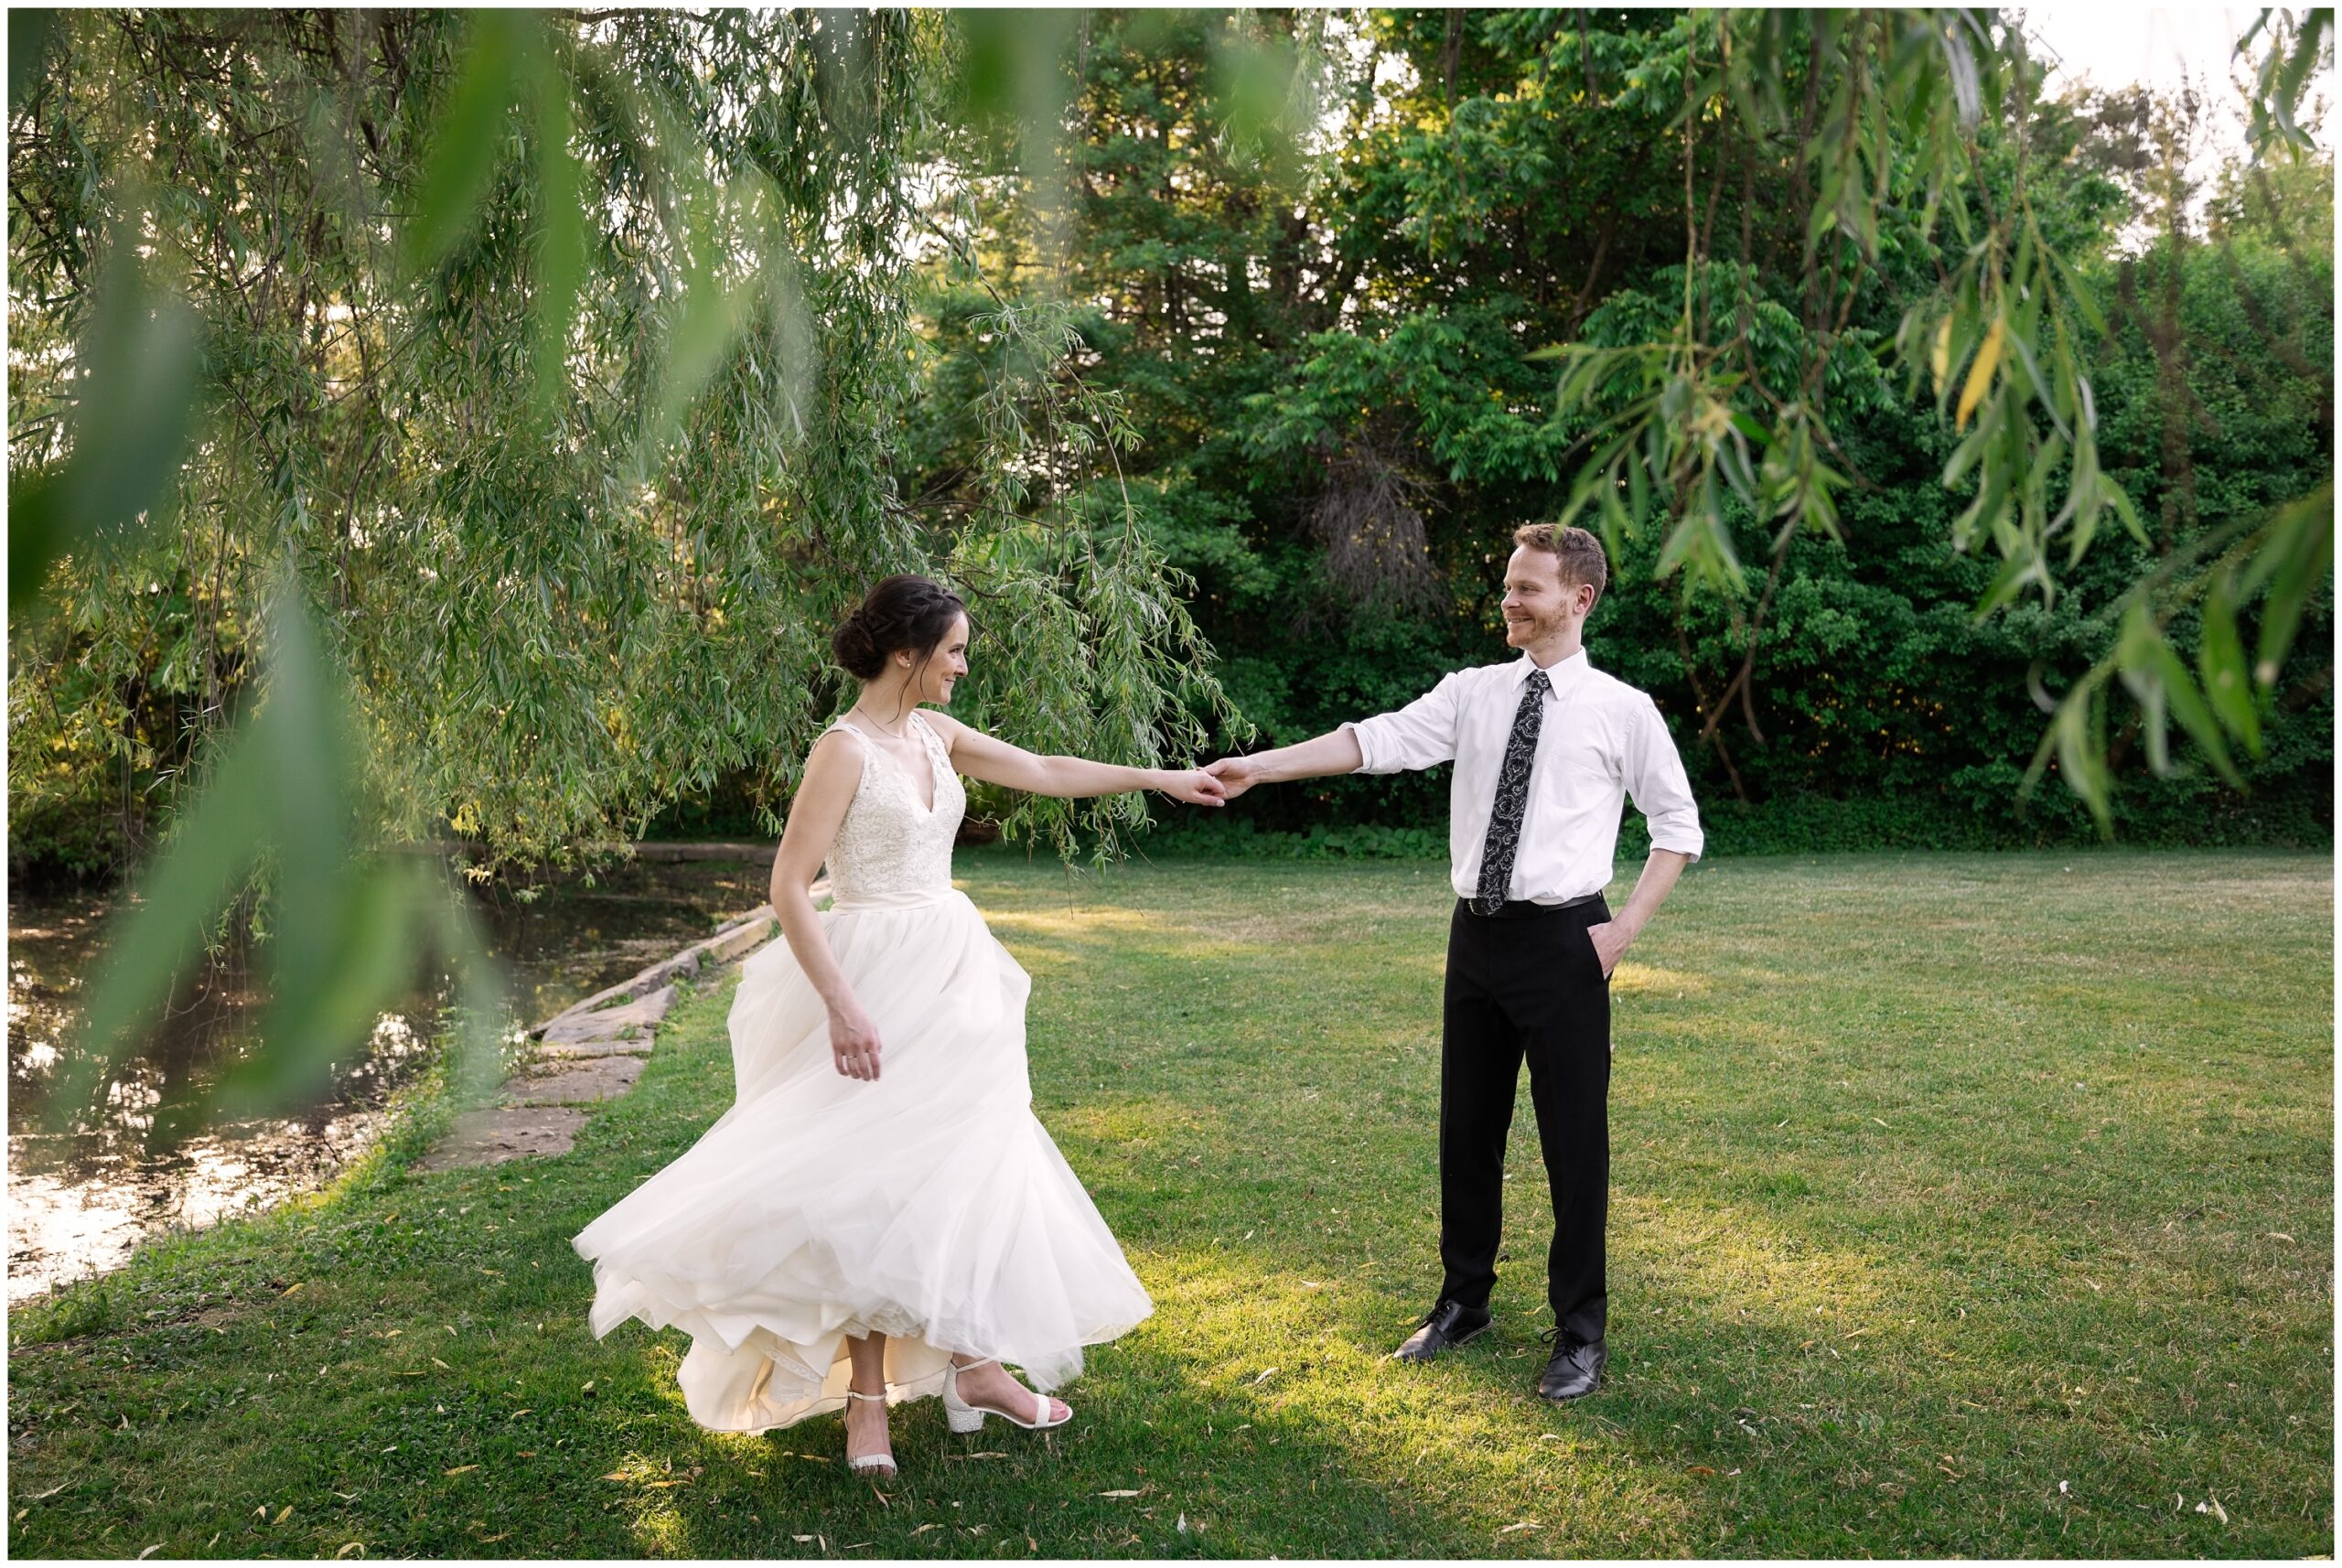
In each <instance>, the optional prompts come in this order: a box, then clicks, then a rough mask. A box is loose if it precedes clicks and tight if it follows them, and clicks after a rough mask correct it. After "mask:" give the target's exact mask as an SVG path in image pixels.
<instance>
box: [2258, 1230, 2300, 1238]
mask: <svg viewBox="0 0 2342 1568" xmlns="http://www.w3.org/2000/svg"><path fill="white" fill-rule="evenodd" d="M2263 1234H2265V1235H2266V1236H2267V1237H2268V1239H2269V1240H2272V1241H2291V1240H2293V1238H2292V1237H2291V1236H2288V1235H2286V1234H2285V1233H2284V1232H2283V1230H2270V1231H2265V1232H2263Z"/></svg>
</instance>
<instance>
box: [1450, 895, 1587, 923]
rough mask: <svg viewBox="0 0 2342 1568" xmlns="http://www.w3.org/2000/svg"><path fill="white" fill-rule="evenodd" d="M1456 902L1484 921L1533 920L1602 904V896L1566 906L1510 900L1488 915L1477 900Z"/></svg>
mask: <svg viewBox="0 0 2342 1568" xmlns="http://www.w3.org/2000/svg"><path fill="white" fill-rule="evenodd" d="M1456 902H1457V903H1458V904H1460V905H1462V906H1463V907H1464V908H1466V909H1468V910H1470V911H1471V912H1472V913H1473V914H1475V915H1478V916H1479V917H1480V918H1482V919H1484V920H1533V919H1536V918H1539V917H1541V916H1545V915H1558V914H1561V913H1563V911H1564V910H1569V909H1583V908H1585V907H1586V906H1587V905H1588V904H1599V903H1600V902H1602V895H1601V894H1599V893H1588V894H1586V895H1585V897H1580V898H1573V899H1571V900H1570V901H1569V902H1568V903H1566V904H1539V903H1535V902H1533V901H1531V900H1530V899H1527V898H1508V899H1506V900H1505V901H1504V902H1503V903H1502V904H1500V905H1499V906H1498V907H1497V908H1495V909H1492V910H1489V911H1488V912H1486V913H1482V911H1481V910H1480V908H1479V907H1478V906H1479V900H1477V899H1476V898H1459V899H1457V900H1456Z"/></svg>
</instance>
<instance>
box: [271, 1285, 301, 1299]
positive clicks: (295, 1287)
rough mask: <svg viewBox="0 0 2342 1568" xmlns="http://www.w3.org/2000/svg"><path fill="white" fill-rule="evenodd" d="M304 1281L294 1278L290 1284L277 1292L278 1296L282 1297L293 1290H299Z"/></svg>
mask: <svg viewBox="0 0 2342 1568" xmlns="http://www.w3.org/2000/svg"><path fill="white" fill-rule="evenodd" d="M304 1283H306V1282H304V1281H301V1280H295V1281H294V1282H293V1283H291V1284H289V1285H286V1286H285V1288H284V1289H283V1290H282V1291H280V1292H278V1293H277V1294H278V1296H279V1298H280V1299H282V1298H283V1297H285V1296H288V1295H291V1294H293V1293H294V1292H295V1291H296V1290H299V1289H300V1288H301V1286H302V1285H303V1284H304Z"/></svg>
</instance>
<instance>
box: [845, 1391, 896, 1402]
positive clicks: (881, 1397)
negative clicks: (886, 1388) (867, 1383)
mask: <svg viewBox="0 0 2342 1568" xmlns="http://www.w3.org/2000/svg"><path fill="white" fill-rule="evenodd" d="M845 1397H846V1398H848V1399H850V1400H876V1401H877V1402H879V1403H881V1404H884V1403H885V1402H886V1395H885V1394H865V1393H861V1392H858V1391H855V1390H853V1389H848V1390H846V1391H845Z"/></svg>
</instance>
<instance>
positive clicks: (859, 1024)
mask: <svg viewBox="0 0 2342 1568" xmlns="http://www.w3.org/2000/svg"><path fill="white" fill-rule="evenodd" d="M878 1050H879V1046H878V1031H877V1030H876V1029H875V1028H873V1027H872V1026H871V1024H870V1020H869V1019H868V1018H866V1017H865V1016H864V1015H863V1012H862V1009H861V1008H859V1007H856V1006H852V1005H849V1006H847V1007H845V1008H843V1009H839V1008H835V1007H833V1008H832V1009H830V1057H831V1058H832V1059H833V1060H834V1061H835V1062H836V1063H837V1064H838V1071H839V1072H840V1073H841V1074H842V1075H843V1076H844V1077H847V1078H858V1079H862V1080H864V1081H865V1082H866V1083H876V1082H877V1081H878Z"/></svg>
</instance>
